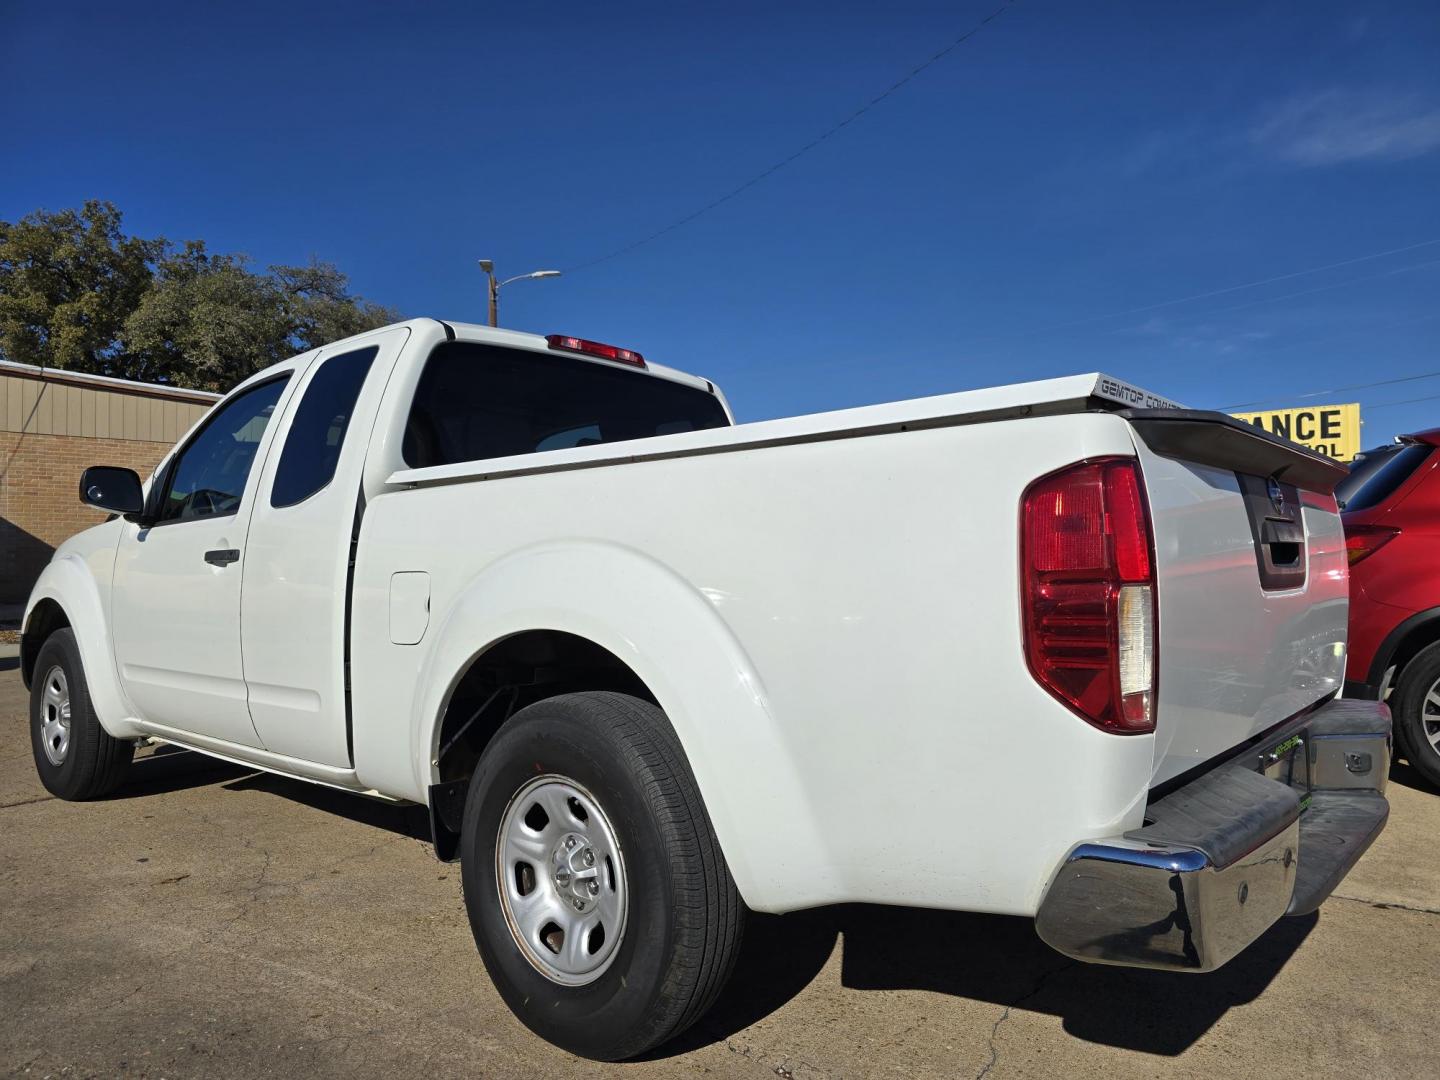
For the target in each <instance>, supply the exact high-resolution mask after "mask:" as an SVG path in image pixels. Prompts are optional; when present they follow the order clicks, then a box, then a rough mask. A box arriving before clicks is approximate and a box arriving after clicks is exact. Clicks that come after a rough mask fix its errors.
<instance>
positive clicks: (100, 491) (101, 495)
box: [80, 465, 145, 515]
mask: <svg viewBox="0 0 1440 1080" xmlns="http://www.w3.org/2000/svg"><path fill="white" fill-rule="evenodd" d="M80 501H81V502H83V503H85V504H87V505H88V506H94V507H96V508H98V509H100V510H108V511H109V512H110V513H112V514H125V515H130V514H138V513H140V512H141V511H142V510H144V509H145V492H144V490H143V489H142V488H141V486H140V477H139V476H137V475H136V473H135V470H134V469H121V468H117V467H116V466H113V465H92V466H90V468H88V469H86V470H85V471H84V472H83V473H81V475H80Z"/></svg>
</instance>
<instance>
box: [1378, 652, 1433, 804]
mask: <svg viewBox="0 0 1440 1080" xmlns="http://www.w3.org/2000/svg"><path fill="white" fill-rule="evenodd" d="M1390 708H1391V712H1392V713H1393V714H1394V717H1395V732H1396V736H1397V738H1398V741H1399V743H1400V748H1401V749H1402V750H1403V751H1404V752H1405V756H1406V757H1407V758H1409V760H1410V764H1411V765H1413V766H1414V767H1415V771H1416V772H1418V773H1420V775H1421V776H1423V777H1425V779H1426V780H1429V781H1430V783H1432V784H1434V785H1435V786H1436V787H1440V644H1435V645H1431V646H1430V647H1429V648H1427V649H1423V650H1421V651H1420V652H1418V653H1416V654H1415V656H1414V658H1413V659H1411V661H1410V662H1409V663H1408V664H1406V665H1405V667H1404V669H1403V670H1402V671H1401V672H1400V678H1399V681H1398V682H1397V684H1396V686H1395V692H1394V693H1393V694H1391V695H1390Z"/></svg>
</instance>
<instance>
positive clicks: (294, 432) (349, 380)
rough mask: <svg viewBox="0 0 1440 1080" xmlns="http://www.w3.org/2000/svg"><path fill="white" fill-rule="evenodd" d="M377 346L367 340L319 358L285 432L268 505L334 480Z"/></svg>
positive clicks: (296, 498) (291, 500)
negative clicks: (350, 349) (363, 346)
mask: <svg viewBox="0 0 1440 1080" xmlns="http://www.w3.org/2000/svg"><path fill="white" fill-rule="evenodd" d="M379 351H380V349H379V346H376V345H372V346H370V347H369V348H368V349H356V350H355V351H354V352H348V353H341V354H340V355H339V356H332V357H329V358H327V359H325V360H322V361H320V370H319V371H317V372H315V374H314V376H313V377H312V378H311V379H310V385H309V386H307V387H306V388H305V396H304V397H302V398H301V399H300V407H299V408H298V409H296V410H295V419H294V420H292V421H291V422H290V432H289V434H287V435H286V436H285V449H284V451H282V452H281V454H280V464H279V465H278V466H277V467H276V469H275V483H274V484H273V485H272V486H271V488H270V505H271V506H277V507H278V506H294V505H295V504H296V503H298V502H304V501H305V500H306V499H308V498H309V497H310V496H311V495H314V494H315V493H316V492H317V491H319V490H320V489H321V488H323V487H324V486H325V485H326V484H328V483H330V481H331V480H332V479H334V477H335V467H336V466H337V465H338V464H339V463H340V448H341V447H342V446H344V445H345V432H346V431H347V430H348V429H349V427H350V416H351V414H352V413H353V412H354V411H355V400H356V399H357V398H358V397H359V396H360V388H361V387H362V386H364V385H365V376H366V375H368V374H370V365H371V364H372V363H374V362H375V354H376V353H378V352H379Z"/></svg>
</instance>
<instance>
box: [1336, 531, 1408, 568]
mask: <svg viewBox="0 0 1440 1080" xmlns="http://www.w3.org/2000/svg"><path fill="white" fill-rule="evenodd" d="M1399 535H1400V530H1399V529H1391V528H1389V527H1387V526H1385V525H1346V526H1345V557H1346V558H1347V559H1349V560H1350V565H1351V566H1354V565H1355V564H1356V563H1357V562H1359V561H1360V560H1361V559H1368V558H1369V557H1370V556H1371V555H1374V554H1375V552H1377V551H1379V550H1380V549H1381V548H1382V547H1384V546H1385V545H1386V544H1388V543H1389V542H1390V541H1391V540H1394V539H1395V537H1397V536H1399Z"/></svg>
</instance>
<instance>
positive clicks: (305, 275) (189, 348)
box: [122, 241, 400, 392]
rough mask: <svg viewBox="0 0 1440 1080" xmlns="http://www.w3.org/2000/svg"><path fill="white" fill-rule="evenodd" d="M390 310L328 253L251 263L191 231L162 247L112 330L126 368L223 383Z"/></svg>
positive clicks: (149, 377) (151, 375)
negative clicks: (170, 247) (321, 257)
mask: <svg viewBox="0 0 1440 1080" xmlns="http://www.w3.org/2000/svg"><path fill="white" fill-rule="evenodd" d="M399 317H400V316H399V315H398V313H396V312H395V311H393V310H392V309H390V308H384V307H380V306H378V305H375V304H370V303H367V302H366V301H363V300H360V299H359V298H357V297H354V296H352V295H350V292H349V281H348V279H347V278H346V277H345V275H344V274H342V273H341V272H340V271H339V270H337V269H336V268H335V267H334V266H332V265H330V264H329V263H322V262H312V263H311V264H310V265H309V266H273V267H271V268H270V272H269V273H268V274H256V273H252V272H251V271H250V270H249V269H247V268H246V260H245V258H244V257H243V256H240V255H212V254H210V253H209V252H208V251H206V249H205V245H204V244H203V243H200V242H199V241H191V242H190V243H188V244H186V245H185V247H184V248H183V249H182V250H180V251H178V252H177V251H172V252H167V253H166V254H165V255H164V256H163V257H161V259H160V260H159V263H158V265H157V267H156V273H155V280H154V283H153V284H152V285H151V287H150V289H149V290H148V291H147V292H146V293H145V295H144V297H143V298H142V299H141V301H140V304H139V306H138V307H137V308H136V309H135V311H134V312H133V313H132V314H131V315H130V316H129V318H127V319H126V320H125V328H124V332H123V335H122V340H123V343H124V348H125V352H126V354H127V357H128V360H129V364H130V370H131V371H133V372H134V373H135V374H134V375H132V376H131V377H132V378H138V379H143V380H146V381H149V382H170V383H176V384H178V385H182V386H192V387H195V388H197V389H201V390H215V391H222V392H223V391H225V390H228V389H229V388H230V387H232V386H234V385H235V384H236V383H237V382H240V381H241V380H242V379H245V378H247V377H248V376H250V375H253V374H254V373H255V372H257V371H259V370H260V369H261V368H263V367H268V366H269V365H270V364H274V363H278V362H279V361H281V360H284V359H285V358H286V357H288V356H293V355H294V354H295V353H299V352H304V351H306V350H307V349H312V348H317V347H319V346H321V345H325V344H327V343H329V342H331V341H338V340H339V339H340V338H344V337H349V336H350V335H351V334H358V333H361V332H362V331H365V330H373V329H374V328H375V327H377V326H384V325H385V324H386V323H391V322H395V321H396V320H397V319H399Z"/></svg>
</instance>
